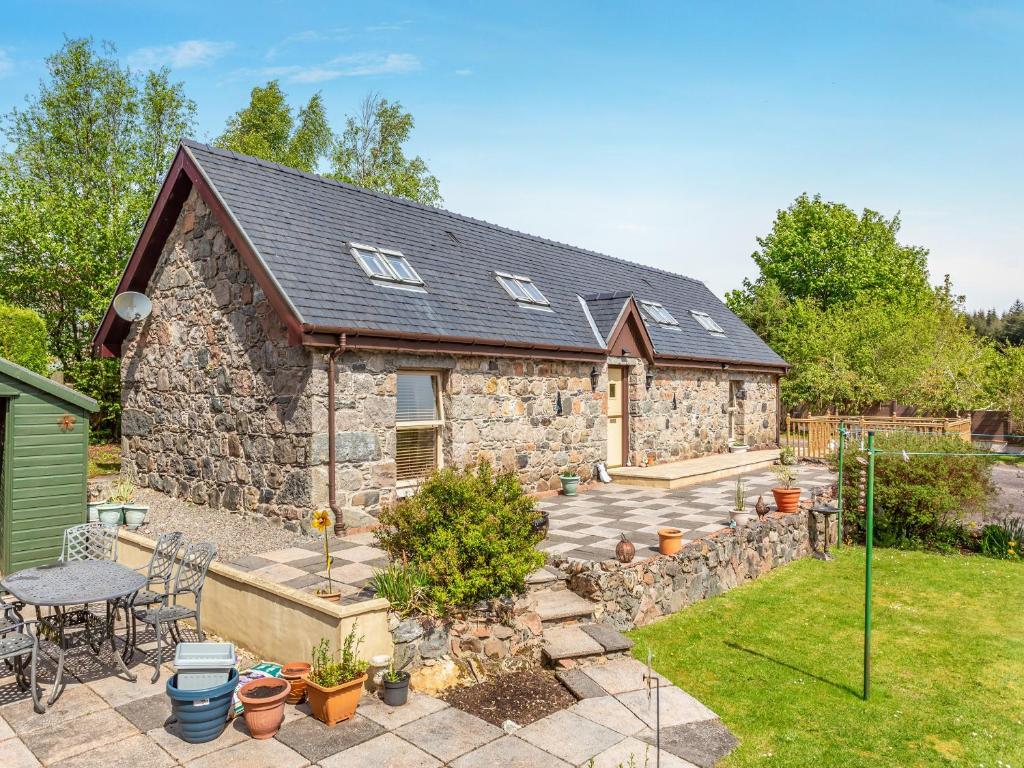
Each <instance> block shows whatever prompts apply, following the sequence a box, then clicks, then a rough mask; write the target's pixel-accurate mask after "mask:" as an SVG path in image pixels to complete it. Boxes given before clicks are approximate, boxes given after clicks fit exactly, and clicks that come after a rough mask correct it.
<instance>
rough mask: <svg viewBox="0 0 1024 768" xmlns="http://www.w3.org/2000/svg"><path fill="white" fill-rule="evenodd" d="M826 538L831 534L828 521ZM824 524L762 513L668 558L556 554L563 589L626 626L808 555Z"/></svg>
mask: <svg viewBox="0 0 1024 768" xmlns="http://www.w3.org/2000/svg"><path fill="white" fill-rule="evenodd" d="M832 527H833V530H832V531H831V532H830V534H829V540H830V541H833V542H834V541H835V530H834V527H835V525H834V523H833V524H832ZM824 530H825V529H824V523H823V522H816V521H815V519H814V516H813V515H811V514H810V513H805V512H797V513H794V514H787V515H778V514H773V515H769V516H768V517H766V518H765V519H764V520H762V521H757V520H755V521H752V522H750V523H748V524H747V525H745V526H743V527H741V528H740V529H738V530H729V529H725V530H723V531H722V532H720V533H717V534H714V535H712V536H708V537H707V538H703V539H697V540H696V541H692V542H686V543H684V545H683V549H682V550H681V551H680V552H679V553H678V554H676V555H672V556H670V557H667V556H662V555H656V556H655V557H650V558H647V559H644V560H636V561H634V562H632V563H628V564H623V563H619V562H618V561H616V560H606V561H604V562H600V563H595V562H584V561H579V560H569V559H565V558H558V559H556V560H555V562H554V565H556V566H557V567H558V568H559V569H560V570H562V571H563V572H564V573H566V574H567V575H568V576H569V588H570V589H572V590H573V591H574V592H576V593H577V594H579V595H581V596H583V597H586V598H589V599H591V600H594V601H596V602H597V607H596V608H595V611H594V619H595V620H596V621H603V622H605V623H609V624H612V625H613V626H615V627H616V628H617V629H620V630H626V629H632V628H634V627H642V626H644V625H645V624H650V623H651V622H652V621H654V620H656V619H658V618H659V617H661V616H666V615H668V614H672V613H675V612H676V611H679V610H681V609H683V608H685V607H686V606H688V605H690V604H692V603H695V602H697V601H699V600H704V599H705V598H708V597H714V596H715V595H718V594H721V593H722V592H726V591H727V590H730V589H732V588H733V587H736V586H739V585H740V584H742V583H743V582H745V581H747V580H750V579H756V578H758V577H759V576H762V575H763V574H765V573H768V571H770V570H772V569H773V568H778V567H779V566H781V565H785V564H786V563H790V562H792V561H793V560H797V559H799V558H802V557H806V556H808V555H809V554H811V552H812V550H813V547H814V546H815V545H816V544H817V542H819V541H820V539H819V536H822V535H824Z"/></svg>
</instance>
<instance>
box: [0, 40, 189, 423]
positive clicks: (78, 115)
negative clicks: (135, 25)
mask: <svg viewBox="0 0 1024 768" xmlns="http://www.w3.org/2000/svg"><path fill="white" fill-rule="evenodd" d="M115 54H116V51H115V49H114V47H113V45H111V44H109V43H104V44H102V45H101V46H99V47H97V46H96V45H95V44H94V43H93V41H92V40H91V39H87V38H80V39H69V40H67V41H66V42H65V44H64V46H63V47H62V48H61V49H60V50H59V51H58V52H57V53H55V54H53V55H52V56H50V57H49V58H48V59H47V61H46V64H47V73H48V74H47V77H46V79H45V80H44V81H43V82H41V83H40V85H39V90H38V93H36V94H35V95H33V96H30V97H29V98H28V99H27V103H26V105H25V107H24V108H23V109H15V110H13V111H12V112H11V113H9V114H8V115H7V116H6V120H5V129H6V135H7V140H8V148H7V149H6V150H5V151H3V153H2V154H0V300H4V301H7V302H10V303H12V304H16V305H19V306H24V307H29V308H32V309H34V310H36V311H38V312H39V314H40V315H42V317H43V320H44V321H45V323H46V327H47V331H48V333H49V337H50V347H51V350H52V351H53V353H54V354H55V355H56V356H57V357H58V358H59V359H60V361H61V363H62V364H63V367H64V370H65V372H66V374H67V375H68V378H69V383H71V384H72V385H73V386H74V385H78V382H77V377H78V376H80V375H83V374H84V372H85V370H86V369H87V368H89V367H90V366H97V367H100V368H106V369H112V370H113V371H115V372H116V370H117V363H116V361H92V360H90V359H89V346H90V341H91V338H92V336H93V334H94V332H95V330H96V328H97V325H98V323H99V321H100V319H101V318H102V316H103V312H104V311H105V309H106V307H107V304H108V303H109V301H110V299H111V297H112V294H113V292H114V289H115V287H116V285H117V281H118V278H119V276H120V274H121V271H122V269H123V268H124V264H125V261H126V259H127V257H128V255H129V254H130V253H131V251H132V248H133V246H134V244H135V240H136V238H137V237H138V234H139V232H140V231H141V230H142V227H143V225H144V223H145V220H146V216H147V215H148V213H149V209H150V207H151V206H152V203H153V199H154V198H155V196H156V193H157V189H158V187H159V184H160V180H161V178H162V175H163V173H164V172H165V171H166V169H167V166H168V165H169V164H170V161H171V159H172V157H173V154H174V151H175V148H176V145H177V142H178V140H179V139H180V138H181V137H182V136H183V135H185V134H187V133H188V132H189V131H190V130H191V127H192V123H193V118H194V114H195V105H194V104H193V102H192V101H190V100H189V99H188V98H186V96H185V95H184V91H183V87H182V85H181V83H172V82H171V81H170V76H169V73H168V72H167V70H166V69H162V70H160V71H157V72H149V73H146V74H145V75H142V76H140V75H137V74H136V73H134V72H132V71H131V70H129V69H128V68H126V67H122V66H121V65H120V64H119V63H118V61H117V59H116V58H115ZM104 376H105V377H106V378H107V379H109V378H110V373H109V371H107V373H106V374H104ZM101 378H102V377H101ZM89 394H95V393H91V392H90V393H89ZM105 405H108V406H109V405H113V404H112V403H109V402H108V403H105ZM101 418H102V417H101Z"/></svg>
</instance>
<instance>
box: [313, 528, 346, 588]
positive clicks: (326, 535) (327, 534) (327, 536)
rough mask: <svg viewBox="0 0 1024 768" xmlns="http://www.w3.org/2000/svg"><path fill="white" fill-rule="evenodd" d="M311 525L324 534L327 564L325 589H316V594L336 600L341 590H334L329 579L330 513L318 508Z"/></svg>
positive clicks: (325, 560) (325, 561)
mask: <svg viewBox="0 0 1024 768" xmlns="http://www.w3.org/2000/svg"><path fill="white" fill-rule="evenodd" d="M313 527H314V528H315V529H316V530H318V531H320V533H322V534H323V535H324V564H325V565H326V566H327V589H326V590H325V589H323V588H322V587H321V588H319V589H317V591H316V594H317V595H318V596H319V597H322V598H323V599H324V600H330V601H331V602H334V603H336V602H338V600H340V599H341V592H335V591H334V581H333V580H332V579H331V513H330V512H328V511H327V510H326V509H318V510H317V511H316V512H314V513H313Z"/></svg>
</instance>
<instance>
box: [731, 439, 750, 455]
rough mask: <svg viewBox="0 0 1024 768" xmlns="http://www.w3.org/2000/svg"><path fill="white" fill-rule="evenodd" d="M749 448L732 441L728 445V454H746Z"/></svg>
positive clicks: (744, 444)
mask: <svg viewBox="0 0 1024 768" xmlns="http://www.w3.org/2000/svg"><path fill="white" fill-rule="evenodd" d="M749 448H750V446H749V445H747V444H746V443H741V442H739V441H738V440H732V441H730V443H729V453H746V452H747V450H748V449H749Z"/></svg>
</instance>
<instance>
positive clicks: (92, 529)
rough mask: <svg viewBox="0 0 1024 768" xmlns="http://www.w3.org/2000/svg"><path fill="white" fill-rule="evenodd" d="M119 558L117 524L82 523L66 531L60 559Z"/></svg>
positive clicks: (67, 560)
mask: <svg viewBox="0 0 1024 768" xmlns="http://www.w3.org/2000/svg"><path fill="white" fill-rule="evenodd" d="M78 560H112V561H116V560H117V526H114V525H104V524H103V523H82V524H81V525H73V526H71V527H70V528H68V529H66V530H65V531H64V544H63V546H61V550H60V561H61V562H62V563H71V562H75V561H78Z"/></svg>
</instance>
